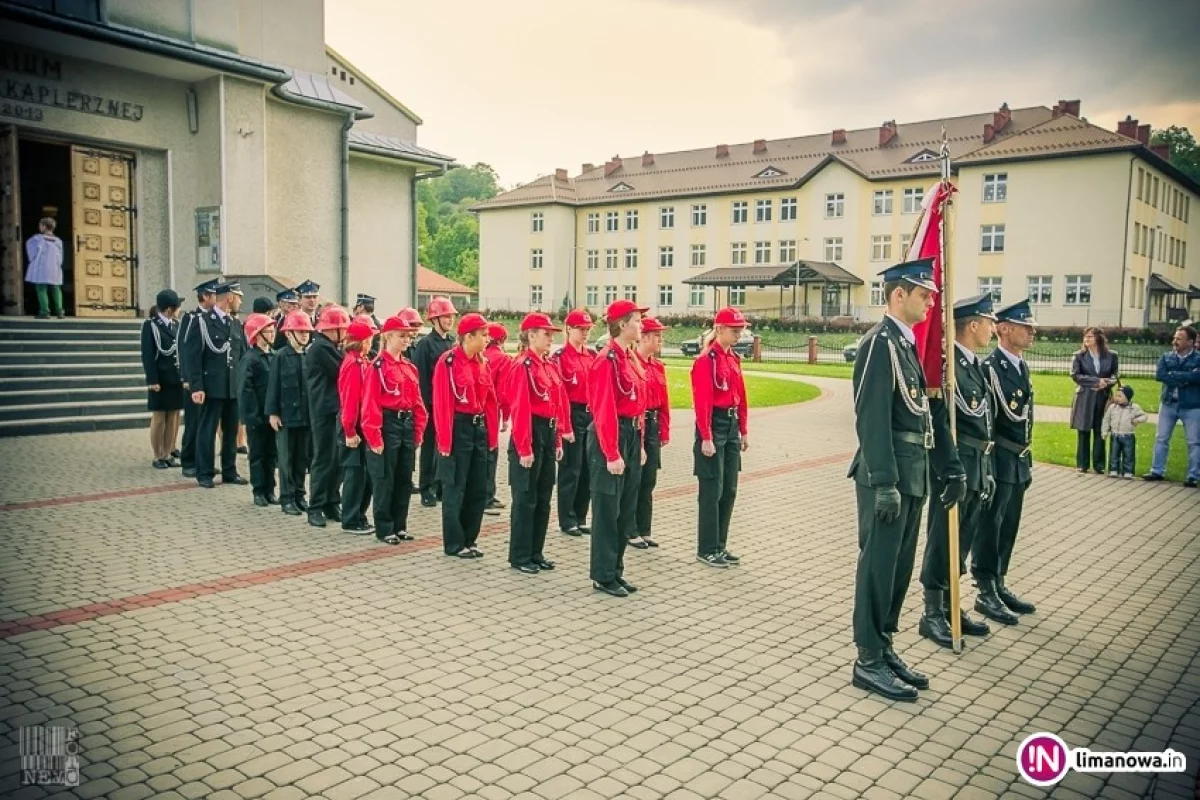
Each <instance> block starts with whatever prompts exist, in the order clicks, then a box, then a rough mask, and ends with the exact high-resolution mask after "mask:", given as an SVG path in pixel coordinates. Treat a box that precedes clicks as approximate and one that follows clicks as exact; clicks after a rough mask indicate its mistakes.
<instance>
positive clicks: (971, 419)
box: [935, 345, 995, 492]
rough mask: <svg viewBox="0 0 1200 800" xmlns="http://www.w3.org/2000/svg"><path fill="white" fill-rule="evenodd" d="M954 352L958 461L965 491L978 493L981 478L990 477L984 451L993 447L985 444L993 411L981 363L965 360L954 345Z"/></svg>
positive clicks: (989, 463)
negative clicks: (965, 484)
mask: <svg viewBox="0 0 1200 800" xmlns="http://www.w3.org/2000/svg"><path fill="white" fill-rule="evenodd" d="M954 352H955V356H956V358H957V360H958V364H957V366H956V368H955V373H954V374H955V383H956V384H957V385H956V387H955V398H954V404H955V419H954V429H955V433H956V434H957V440H958V459H959V461H960V462H961V464H962V468H963V473H964V474H965V475H966V476H967V489H968V490H969V491H972V492H978V491H982V490H983V479H984V478H985V477H986V476H988V475H991V474H992V456H991V455H990V454H989V453H988V452H987V451H988V450H989V449H994V447H995V445H994V444H992V445H989V444H988V443H989V442H991V441H992V436H993V430H992V428H993V421H992V417H993V416H994V412H993V409H992V404H991V403H990V402H989V401H988V398H989V396H990V394H991V393H990V392H989V391H988V385H987V376H986V374H985V373H984V368H983V363H982V362H980V361H979V360H978V359H970V358H967V356H965V355H964V354H963V352H962V350H961V349H959V348H958V346H957V345H955V351H954ZM935 466H936V465H935Z"/></svg>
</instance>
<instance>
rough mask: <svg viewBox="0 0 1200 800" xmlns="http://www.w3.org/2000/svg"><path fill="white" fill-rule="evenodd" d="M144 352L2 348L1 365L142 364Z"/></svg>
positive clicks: (0, 349) (132, 350) (133, 350)
mask: <svg viewBox="0 0 1200 800" xmlns="http://www.w3.org/2000/svg"><path fill="white" fill-rule="evenodd" d="M141 358H142V353H141V350H139V349H138V348H136V347H132V348H127V349H125V350H124V351H121V350H100V351H94V352H86V353H84V352H80V351H78V350H75V349H70V350H68V349H65V348H61V347H57V346H53V347H40V348H28V349H21V350H6V349H3V348H0V366H3V365H5V364H10V365H14V366H20V365H31V364H48V365H52V364H112V363H131V362H136V363H137V364H138V366H139V367H140V366H141V363H142V362H141Z"/></svg>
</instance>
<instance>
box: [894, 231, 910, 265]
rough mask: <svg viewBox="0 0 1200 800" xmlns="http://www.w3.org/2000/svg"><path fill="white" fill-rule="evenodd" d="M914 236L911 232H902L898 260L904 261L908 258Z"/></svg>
mask: <svg viewBox="0 0 1200 800" xmlns="http://www.w3.org/2000/svg"><path fill="white" fill-rule="evenodd" d="M912 237H913V235H912V234H911V233H902V234H900V257H899V258H898V259H897V260H899V261H903V260H904V259H906V258H908V248H909V247H910V246H911V245H912Z"/></svg>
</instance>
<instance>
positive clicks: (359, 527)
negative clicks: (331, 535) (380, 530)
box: [342, 523, 375, 536]
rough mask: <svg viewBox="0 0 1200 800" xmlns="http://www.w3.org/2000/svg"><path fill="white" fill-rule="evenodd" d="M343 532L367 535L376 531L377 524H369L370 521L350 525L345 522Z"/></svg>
mask: <svg viewBox="0 0 1200 800" xmlns="http://www.w3.org/2000/svg"><path fill="white" fill-rule="evenodd" d="M342 532H343V533H350V534H354V535H355V536H365V535H367V534H368V533H374V532H375V526H374V525H371V524H369V523H363V524H354V523H352V524H350V525H345V524H343V525H342Z"/></svg>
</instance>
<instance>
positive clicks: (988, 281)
mask: <svg viewBox="0 0 1200 800" xmlns="http://www.w3.org/2000/svg"><path fill="white" fill-rule="evenodd" d="M1001 282H1002V279H1001V278H980V279H979V293H980V294H988V295H991V296H992V302H993V303H996V304H997V305H998V304H999V303H1000V284H1001Z"/></svg>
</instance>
